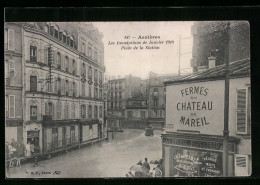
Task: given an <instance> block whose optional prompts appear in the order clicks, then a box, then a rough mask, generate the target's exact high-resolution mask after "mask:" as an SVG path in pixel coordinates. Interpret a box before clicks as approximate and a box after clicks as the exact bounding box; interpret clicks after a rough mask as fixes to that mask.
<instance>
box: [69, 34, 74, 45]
mask: <svg viewBox="0 0 260 185" xmlns="http://www.w3.org/2000/svg"><path fill="white" fill-rule="evenodd" d="M73 46H74V39H73V37H72V36H71V37H70V47H72V48H73Z"/></svg>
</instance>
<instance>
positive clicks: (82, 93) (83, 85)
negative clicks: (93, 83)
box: [81, 83, 86, 96]
mask: <svg viewBox="0 0 260 185" xmlns="http://www.w3.org/2000/svg"><path fill="white" fill-rule="evenodd" d="M85 88H86V87H85V83H82V89H81V90H82V92H81V95H82V96H85Z"/></svg>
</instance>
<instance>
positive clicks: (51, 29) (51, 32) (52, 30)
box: [50, 26, 54, 36]
mask: <svg viewBox="0 0 260 185" xmlns="http://www.w3.org/2000/svg"><path fill="white" fill-rule="evenodd" d="M50 34H51V35H52V36H54V26H51V27H50Z"/></svg>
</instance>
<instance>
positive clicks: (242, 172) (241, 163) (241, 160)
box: [235, 154, 249, 176]
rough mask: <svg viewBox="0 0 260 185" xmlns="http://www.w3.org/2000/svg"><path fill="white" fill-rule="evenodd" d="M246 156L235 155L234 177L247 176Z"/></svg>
mask: <svg viewBox="0 0 260 185" xmlns="http://www.w3.org/2000/svg"><path fill="white" fill-rule="evenodd" d="M248 172H249V168H248V155H239V154H235V176H248V175H249V173H248Z"/></svg>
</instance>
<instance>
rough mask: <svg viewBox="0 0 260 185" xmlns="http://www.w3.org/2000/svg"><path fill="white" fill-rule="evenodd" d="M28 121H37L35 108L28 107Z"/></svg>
mask: <svg viewBox="0 0 260 185" xmlns="http://www.w3.org/2000/svg"><path fill="white" fill-rule="evenodd" d="M30 120H31V121H35V120H37V106H30Z"/></svg>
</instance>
